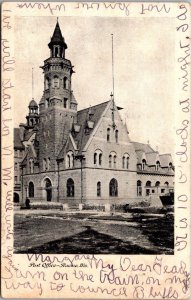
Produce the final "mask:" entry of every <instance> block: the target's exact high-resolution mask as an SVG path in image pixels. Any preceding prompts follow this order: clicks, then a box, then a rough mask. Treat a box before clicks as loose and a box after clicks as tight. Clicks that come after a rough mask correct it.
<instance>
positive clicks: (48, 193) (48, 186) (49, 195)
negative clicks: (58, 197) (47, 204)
mask: <svg viewBox="0 0 191 300" xmlns="http://www.w3.org/2000/svg"><path fill="white" fill-rule="evenodd" d="M45 190H46V200H47V201H51V200H52V184H51V181H50V179H48V178H46V180H45Z"/></svg>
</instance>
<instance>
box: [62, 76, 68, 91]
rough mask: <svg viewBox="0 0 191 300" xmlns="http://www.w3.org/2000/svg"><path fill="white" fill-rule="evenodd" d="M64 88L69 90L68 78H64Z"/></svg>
mask: <svg viewBox="0 0 191 300" xmlns="http://www.w3.org/2000/svg"><path fill="white" fill-rule="evenodd" d="M63 88H64V89H68V78H67V77H64V80H63Z"/></svg>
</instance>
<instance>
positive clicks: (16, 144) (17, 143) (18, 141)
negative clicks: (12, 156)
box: [14, 128, 25, 150]
mask: <svg viewBox="0 0 191 300" xmlns="http://www.w3.org/2000/svg"><path fill="white" fill-rule="evenodd" d="M14 149H20V150H24V149H25V147H24V145H23V143H22V141H21V137H20V129H19V128H14Z"/></svg>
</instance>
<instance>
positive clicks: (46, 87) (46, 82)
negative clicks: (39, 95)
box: [45, 77, 50, 90]
mask: <svg viewBox="0 0 191 300" xmlns="http://www.w3.org/2000/svg"><path fill="white" fill-rule="evenodd" d="M49 83H50V79H49V77H46V79H45V89H46V90H47V89H49Z"/></svg>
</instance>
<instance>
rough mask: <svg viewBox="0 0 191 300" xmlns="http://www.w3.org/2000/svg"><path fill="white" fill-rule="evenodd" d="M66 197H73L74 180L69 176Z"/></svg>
mask: <svg viewBox="0 0 191 300" xmlns="http://www.w3.org/2000/svg"><path fill="white" fill-rule="evenodd" d="M66 190H67V197H74V180H73V179H72V178H69V179H68V180H67V184H66Z"/></svg>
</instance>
